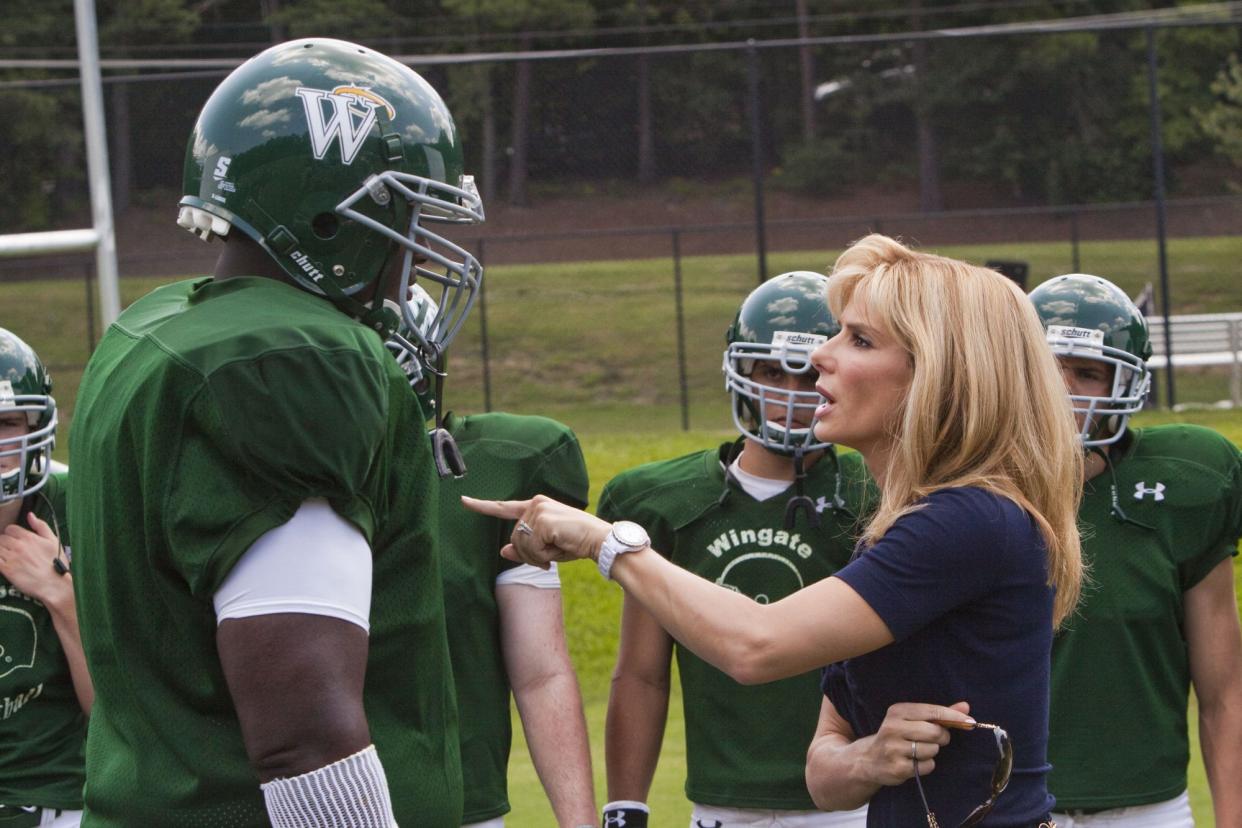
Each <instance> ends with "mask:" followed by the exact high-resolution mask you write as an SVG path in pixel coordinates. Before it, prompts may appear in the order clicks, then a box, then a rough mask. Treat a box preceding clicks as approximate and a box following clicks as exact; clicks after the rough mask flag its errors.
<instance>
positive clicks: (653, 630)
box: [598, 271, 866, 828]
mask: <svg viewBox="0 0 1242 828" xmlns="http://www.w3.org/2000/svg"><path fill="white" fill-rule="evenodd" d="M827 281H828V280H827V278H826V277H825V276H822V275H820V274H818V273H810V272H807V271H796V272H792V273H785V274H782V275H780V276H777V277H775V278H773V279H771V280H769V281H767V282H765V283H764V284H762V285H761V286H759V287H758V288H756V289H755V290H754V291H752V292H751V294H750V295H749V296H747V297H746V300H745V301H744V302H743V303H742V305H741V307H740V308H739V310H738V312H737V316H736V318H735V319H734V321H733V324H732V325H731V326H730V327H729V329H728V332H727V335H726V340H727V343H728V345H727V348H726V350H725V353H724V375H725V387H726V389H727V390H728V392H729V393H730V395H731V399H732V410H733V419H734V423H735V424H736V425H737V427H738V430H739V431H740V432H741V435H742V436H741V437H740V438H739V439H737V440H736V441H733V442H729V443H726V444H724V445H723V446H720V447H719V448H715V449H710V450H707V451H702V452H697V453H695V454H691V455H688V456H685V457H680V458H677V459H673V460H665V461H662V462H657V463H651V464H648V465H645V466H640V467H638V468H635V469H631V470H629V471H627V472H623V473H622V474H620V475H618V476H617V477H616V478H614V479H613V480H612V481H610V482H609V483H608V485H607V486H606V487H605V489H604V492H603V494H602V495H601V497H600V504H599V509H598V514H599V516H600V517H602V518H603V519H605V520H608V521H614V520H621V519H624V520H630V521H636V522H638V523H640V524H642V525H643V526H645V527H647V528H648V530H649V531H650V532H651V536H652V545H653V546H654V547H655V548H657V549H660V550H661V551H662V552H664V553H665V554H667V555H668V556H669V557H670V559H671V560H672V561H674V562H675V563H677V564H679V565H680V566H682V567H684V568H686V569H688V570H690V571H692V572H695V573H697V574H699V575H701V576H703V577H705V578H709V579H711V580H714V581H715V582H716V583H718V584H723V585H725V586H727V587H729V588H730V589H733V590H736V591H738V592H741V593H743V594H745V595H748V596H750V597H751V598H753V599H754V600H756V601H759V602H761V603H770V602H775V601H778V600H780V599H781V598H784V597H785V596H787V595H790V594H792V593H794V592H796V591H797V590H798V589H800V588H802V587H803V586H806V585H807V584H809V583H812V582H814V581H818V580H820V579H822V578H826V577H828V576H829V575H831V574H832V573H833V572H835V571H836V570H837V569H838V568H840V567H841V566H843V565H844V564H845V563H846V562H847V561H848V560H849V557H850V553H851V550H852V549H853V545H854V534H853V533H854V529H855V526H854V524H855V520H856V517H857V515H858V514H859V513H860V511H861V510H862V500H861V497H862V494H863V492H864V486H865V484H864V480H865V477H864V471H863V468H862V463H861V460H860V458H859V456H858V455H857V454H846V455H838V454H837V452H836V450H835V448H834V447H833V446H832V445H830V444H828V443H824V442H821V441H819V440H817V439H816V438H815V436H814V434H813V433H812V431H811V425H812V421H813V415H814V412H815V408H816V406H817V405H818V404H819V402H820V397H819V394H818V393H816V391H815V388H814V386H815V380H816V377H817V374H816V372H815V370H814V369H813V368H812V367H811V363H810V359H809V357H810V353H811V350H812V349H813V348H815V347H816V346H817V345H819V344H820V343H822V342H825V341H826V340H827V339H829V338H830V337H832V336H834V335H835V334H836V333H837V332H838V331H839V330H840V326H839V325H838V324H837V323H836V321H835V320H834V319H833V317H832V314H831V313H830V312H829V310H828V305H827V301H826V296H827ZM673 650H674V646H673V639H672V638H671V637H670V636H669V634H668V633H667V632H666V631H665V630H664V629H663V628H662V627H661V626H660V624H659V623H658V622H657V621H656V620H655V619H654V617H652V615H651V614H650V613H649V612H647V611H646V610H645V609H644V608H643V607H642V605H641V604H639V603H638V602H637V601H634V600H631V599H630V598H629V597H628V596H627V597H626V599H625V603H624V610H623V613H622V622H621V643H620V650H619V654H618V657H617V666H616V671H615V673H614V675H613V682H612V694H611V696H610V698H609V703H608V717H607V731H606V739H607V741H606V750H607V762H608V796H609V799H610V800H612V802H610V803H609V804H608V805H607V806H606V808H605V813H604V821H605V825H606V826H619V825H625V826H627V828H632V826H635V825H637V826H642V825H646V824H647V813H646V805H645V804H644V800H645V799H646V797H647V793H648V790H649V789H650V786H651V779H652V776H653V774H654V772H655V768H656V762H657V759H658V758H659V753H660V742H661V738H662V735H663V732H664V724H665V719H666V716H667V710H668V695H669V675H670V658H671V655H672V653H673ZM676 652H677V661H678V667H679V669H680V675H681V684H682V693H683V700H684V704H685V719H686V765H687V779H686V795H687V796H688V797H689V798H690V799H691V801H693V802H694V812H693V814H692V816H691V824H692V825H699V826H740V825H747V826H752V825H753V826H760V825H785V826H823V825H834V826H835V825H852V826H862V825H864V824H865V822H866V808H865V807H864V808H860V809H858V810H856V811H847V812H841V813H824V812H820V811H817V810H816V809H815V805H814V803H813V802H812V801H811V796H810V794H809V793H808V792H807V789H806V781H805V776H804V768H805V764H806V747H807V743H808V742H809V740H810V735H811V734H812V733H813V732H814V731H815V723H816V721H817V719H818V716H819V708H820V701H821V694H820V692H819V674H818V672H811V673H806V674H803V675H800V676H796V677H794V678H789V679H784V680H782V681H778V682H773V683H771V684H764V685H760V686H754V687H744V686H742V685H740V684H738V683H737V682H735V681H734V680H733V679H731V678H729V677H728V676H727V675H725V674H724V673H722V672H720V671H719V670H717V669H716V668H714V667H712V666H711V665H709V664H708V663H707V662H705V661H703V660H702V659H700V658H699V657H698V656H696V655H694V654H693V653H691V652H690V651H688V650H686V649H685V648H682V647H677V648H676ZM795 734H796V735H795ZM803 737H805V738H803Z"/></svg>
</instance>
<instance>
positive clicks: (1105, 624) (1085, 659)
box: [1030, 274, 1242, 828]
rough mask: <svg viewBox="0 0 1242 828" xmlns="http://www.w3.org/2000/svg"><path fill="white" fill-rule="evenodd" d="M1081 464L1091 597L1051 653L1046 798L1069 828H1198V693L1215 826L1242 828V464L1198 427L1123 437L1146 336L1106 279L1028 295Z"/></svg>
mask: <svg viewBox="0 0 1242 828" xmlns="http://www.w3.org/2000/svg"><path fill="white" fill-rule="evenodd" d="M1030 297H1031V301H1032V302H1033V303H1034V304H1035V308H1036V310H1037V312H1038V313H1039V316H1040V318H1041V320H1042V321H1043V323H1044V327H1045V329H1046V331H1047V334H1048V342H1049V344H1050V345H1051V346H1052V349H1053V351H1054V352H1055V353H1056V355H1057V357H1058V360H1059V361H1060V364H1061V370H1062V373H1063V375H1064V377H1065V383H1066V386H1067V387H1068V389H1069V393H1070V399H1071V400H1072V401H1073V406H1074V411H1075V413H1076V415H1077V417H1078V424H1079V428H1080V429H1081V436H1082V443H1083V446H1084V447H1085V449H1086V452H1087V454H1086V464H1085V483H1084V485H1083V497H1082V505H1081V507H1080V511H1079V517H1080V525H1081V526H1082V527H1083V530H1084V531H1083V535H1082V537H1083V541H1082V544H1083V557H1084V559H1085V561H1087V562H1088V563H1089V565H1090V567H1091V575H1092V578H1091V579H1092V582H1093V586H1092V587H1091V588H1089V589H1085V590H1084V591H1083V595H1084V600H1083V603H1082V606H1081V607H1080V609H1079V612H1078V614H1077V616H1075V617H1074V618H1072V619H1071V620H1070V621H1069V622H1068V623H1067V624H1066V628H1065V629H1064V630H1063V631H1062V632H1061V633H1060V634H1059V635H1058V637H1057V639H1056V641H1055V643H1054V646H1053V650H1052V714H1051V719H1052V721H1051V733H1050V736H1049V745H1048V753H1049V760H1050V761H1051V762H1052V774H1051V776H1050V777H1049V787H1050V788H1051V790H1052V793H1053V794H1054V795H1055V796H1056V798H1057V810H1058V811H1060V812H1061V814H1060V816H1058V818H1057V820H1058V822H1059V823H1061V824H1062V825H1063V826H1092V825H1108V826H1117V828H1122V827H1123V826H1124V828H1141V827H1142V826H1160V827H1161V828H1170V826H1191V825H1193V824H1194V822H1193V818H1192V816H1191V811H1190V805H1189V802H1188V800H1187V796H1186V764H1187V761H1188V757H1189V743H1188V738H1187V732H1186V704H1187V700H1188V694H1189V690H1190V687H1191V686H1192V685H1193V687H1194V691H1195V696H1196V698H1197V699H1198V704H1199V734H1200V744H1201V745H1202V748H1203V759H1204V764H1205V765H1206V768H1207V775H1208V782H1209V783H1210V785H1211V789H1212V801H1213V805H1214V807H1215V812H1216V824H1217V825H1222V826H1223V825H1242V786H1239V785H1238V780H1239V779H1242V634H1240V633H1239V626H1238V610H1237V600H1236V597H1235V595H1234V586H1233V561H1232V559H1233V556H1234V555H1236V554H1237V543H1238V538H1239V536H1242V453H1239V451H1238V449H1237V447H1235V446H1234V445H1233V444H1232V443H1230V442H1229V441H1228V440H1226V439H1225V438H1224V437H1222V436H1221V435H1219V434H1217V433H1216V432H1214V431H1211V430H1209V429H1206V428H1202V427H1199V426H1193V425H1181V424H1178V425H1164V426H1153V427H1148V428H1141V429H1139V428H1128V427H1127V423H1128V420H1129V418H1130V415H1131V414H1133V413H1134V412H1136V411H1138V410H1139V409H1140V408H1141V406H1142V404H1143V399H1144V397H1145V395H1146V392H1147V388H1148V385H1149V381H1150V374H1149V372H1148V369H1147V366H1146V360H1147V358H1148V357H1150V355H1151V342H1150V340H1149V339H1148V331H1147V323H1146V321H1145V320H1144V319H1143V316H1142V314H1141V313H1140V312H1139V310H1138V309H1137V308H1136V307H1135V306H1134V303H1133V302H1131V301H1130V299H1129V298H1128V297H1127V296H1126V295H1125V293H1124V292H1122V290H1121V289H1120V288H1118V287H1117V286H1115V285H1113V284H1112V283H1111V282H1108V281H1107V280H1105V279H1101V278H1099V277H1097V276H1089V275H1085V274H1071V275H1067V276H1058V277H1056V278H1054V279H1051V280H1049V281H1047V282H1045V283H1044V284H1042V285H1040V286H1039V287H1037V288H1035V290H1033V291H1032V292H1031V294H1030Z"/></svg>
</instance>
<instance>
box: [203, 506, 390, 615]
mask: <svg viewBox="0 0 1242 828" xmlns="http://www.w3.org/2000/svg"><path fill="white" fill-rule="evenodd" d="M371 563H372V562H371V547H370V545H369V544H368V543H367V540H366V538H365V537H363V535H362V533H361V532H360V531H358V527H356V526H354V525H353V524H352V523H350V522H349V521H347V520H345V518H343V517H341V516H340V515H338V514H337V513H336V512H335V511H333V509H332V507H331V506H329V505H328V502H327V501H326V500H324V499H323V498H311V499H309V500H306V501H304V502H303V503H302V505H301V506H300V507H298V510H297V512H296V513H294V515H293V517H292V518H290V519H289V522H288V523H285V524H283V525H281V526H277V527H276V528H275V529H271V530H269V531H268V532H267V533H266V534H264V535H263V536H262V537H260V538H259V539H258V540H256V541H255V542H254V543H253V544H251V546H250V548H249V549H247V550H246V551H245V553H244V554H243V555H242V556H241V558H240V559H239V560H238V562H237V565H236V566H234V567H233V571H232V572H230V573H229V575H228V577H227V578H225V579H224V583H223V584H221V585H220V588H219V589H218V590H216V594H215V596H214V597H213V603H214V604H215V608H216V623H217V624H219V623H220V622H221V621H224V620H225V619H226V618H249V617H252V616H256V615H274V614H276V613H282V612H298V613H305V614H308V615H326V616H329V617H331V618H339V619H341V620H342V621H348V622H350V623H351V624H357V625H358V626H359V627H362V628H363V629H364V630H369V629H370V617H371Z"/></svg>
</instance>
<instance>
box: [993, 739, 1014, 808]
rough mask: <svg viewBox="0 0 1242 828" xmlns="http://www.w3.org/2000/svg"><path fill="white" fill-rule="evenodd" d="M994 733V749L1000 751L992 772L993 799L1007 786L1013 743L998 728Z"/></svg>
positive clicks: (1011, 766) (1011, 764)
mask: <svg viewBox="0 0 1242 828" xmlns="http://www.w3.org/2000/svg"><path fill="white" fill-rule="evenodd" d="M995 733H996V747H997V748H998V749H999V750H1000V754H1001V756H1000V761H999V762H997V763H996V770H994V771H993V772H992V796H993V797H995V796H996V795H997V794H999V793H1000V792H1001V791H1003V790H1005V788H1006V787H1007V786H1008V785H1009V775H1010V774H1011V773H1013V743H1012V742H1010V741H1009V734H1008V733H1006V732H1005V731H1003V730H1000V729H999V728H998V729H997V730H996V731H995Z"/></svg>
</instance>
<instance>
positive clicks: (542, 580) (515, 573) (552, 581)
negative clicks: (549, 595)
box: [496, 561, 561, 589]
mask: <svg viewBox="0 0 1242 828" xmlns="http://www.w3.org/2000/svg"><path fill="white" fill-rule="evenodd" d="M508 584H519V585H521V586H533V587H537V588H539V589H560V588H561V575H560V573H559V572H557V571H556V561H553V562H552V565H551V566H549V567H548V568H547V569H540V568H539V567H537V566H531V565H530V564H519V565H518V566H514V567H510V568H509V569H506V570H505V571H504V572H501V573H500V574H499V575H497V576H496V586H505V585H508Z"/></svg>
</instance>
